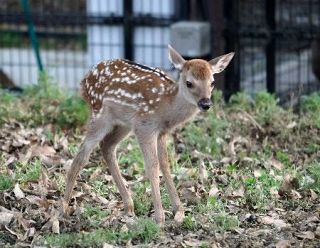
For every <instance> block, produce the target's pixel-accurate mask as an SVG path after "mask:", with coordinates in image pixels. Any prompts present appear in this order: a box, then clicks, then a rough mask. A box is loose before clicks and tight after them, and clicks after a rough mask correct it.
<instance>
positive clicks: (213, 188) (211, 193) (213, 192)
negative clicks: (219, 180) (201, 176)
mask: <svg viewBox="0 0 320 248" xmlns="http://www.w3.org/2000/svg"><path fill="white" fill-rule="evenodd" d="M218 193H219V189H218V187H217V184H216V182H214V181H213V182H212V184H211V188H210V190H209V196H216V195H217V194H218Z"/></svg>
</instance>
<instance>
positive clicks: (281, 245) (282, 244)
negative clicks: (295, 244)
mask: <svg viewBox="0 0 320 248" xmlns="http://www.w3.org/2000/svg"><path fill="white" fill-rule="evenodd" d="M290 247H291V245H290V241H289V240H280V241H279V242H278V243H276V248H290Z"/></svg>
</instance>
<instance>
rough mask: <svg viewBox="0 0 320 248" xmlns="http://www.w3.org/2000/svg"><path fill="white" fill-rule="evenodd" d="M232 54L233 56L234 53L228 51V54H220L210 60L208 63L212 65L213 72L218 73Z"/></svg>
mask: <svg viewBox="0 0 320 248" xmlns="http://www.w3.org/2000/svg"><path fill="white" fill-rule="evenodd" d="M233 56H234V53H228V54H225V55H221V56H219V57H217V58H214V59H212V60H210V61H209V64H210V65H211V67H212V70H213V74H215V73H220V72H222V71H223V70H224V69H226V67H227V66H228V64H229V63H230V61H231V59H232V58H233Z"/></svg>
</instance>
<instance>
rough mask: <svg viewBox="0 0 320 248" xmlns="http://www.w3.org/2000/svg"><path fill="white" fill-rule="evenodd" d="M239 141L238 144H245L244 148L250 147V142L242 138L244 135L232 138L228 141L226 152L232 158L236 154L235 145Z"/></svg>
mask: <svg viewBox="0 0 320 248" xmlns="http://www.w3.org/2000/svg"><path fill="white" fill-rule="evenodd" d="M237 143H239V144H244V145H245V146H246V148H247V149H248V148H249V147H250V143H249V141H248V140H247V139H246V138H244V137H241V136H238V137H236V138H233V139H232V140H231V142H230V143H229V145H228V154H229V155H230V156H231V157H232V158H234V157H235V156H236V155H237V154H236V147H235V145H236V144H237Z"/></svg>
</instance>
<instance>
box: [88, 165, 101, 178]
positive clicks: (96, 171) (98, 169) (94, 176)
mask: <svg viewBox="0 0 320 248" xmlns="http://www.w3.org/2000/svg"><path fill="white" fill-rule="evenodd" d="M101 172H102V169H101V167H97V168H96V169H95V171H94V172H93V173H92V174H91V175H90V180H93V179H95V178H97V177H98V176H99V175H100V174H101Z"/></svg>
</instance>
